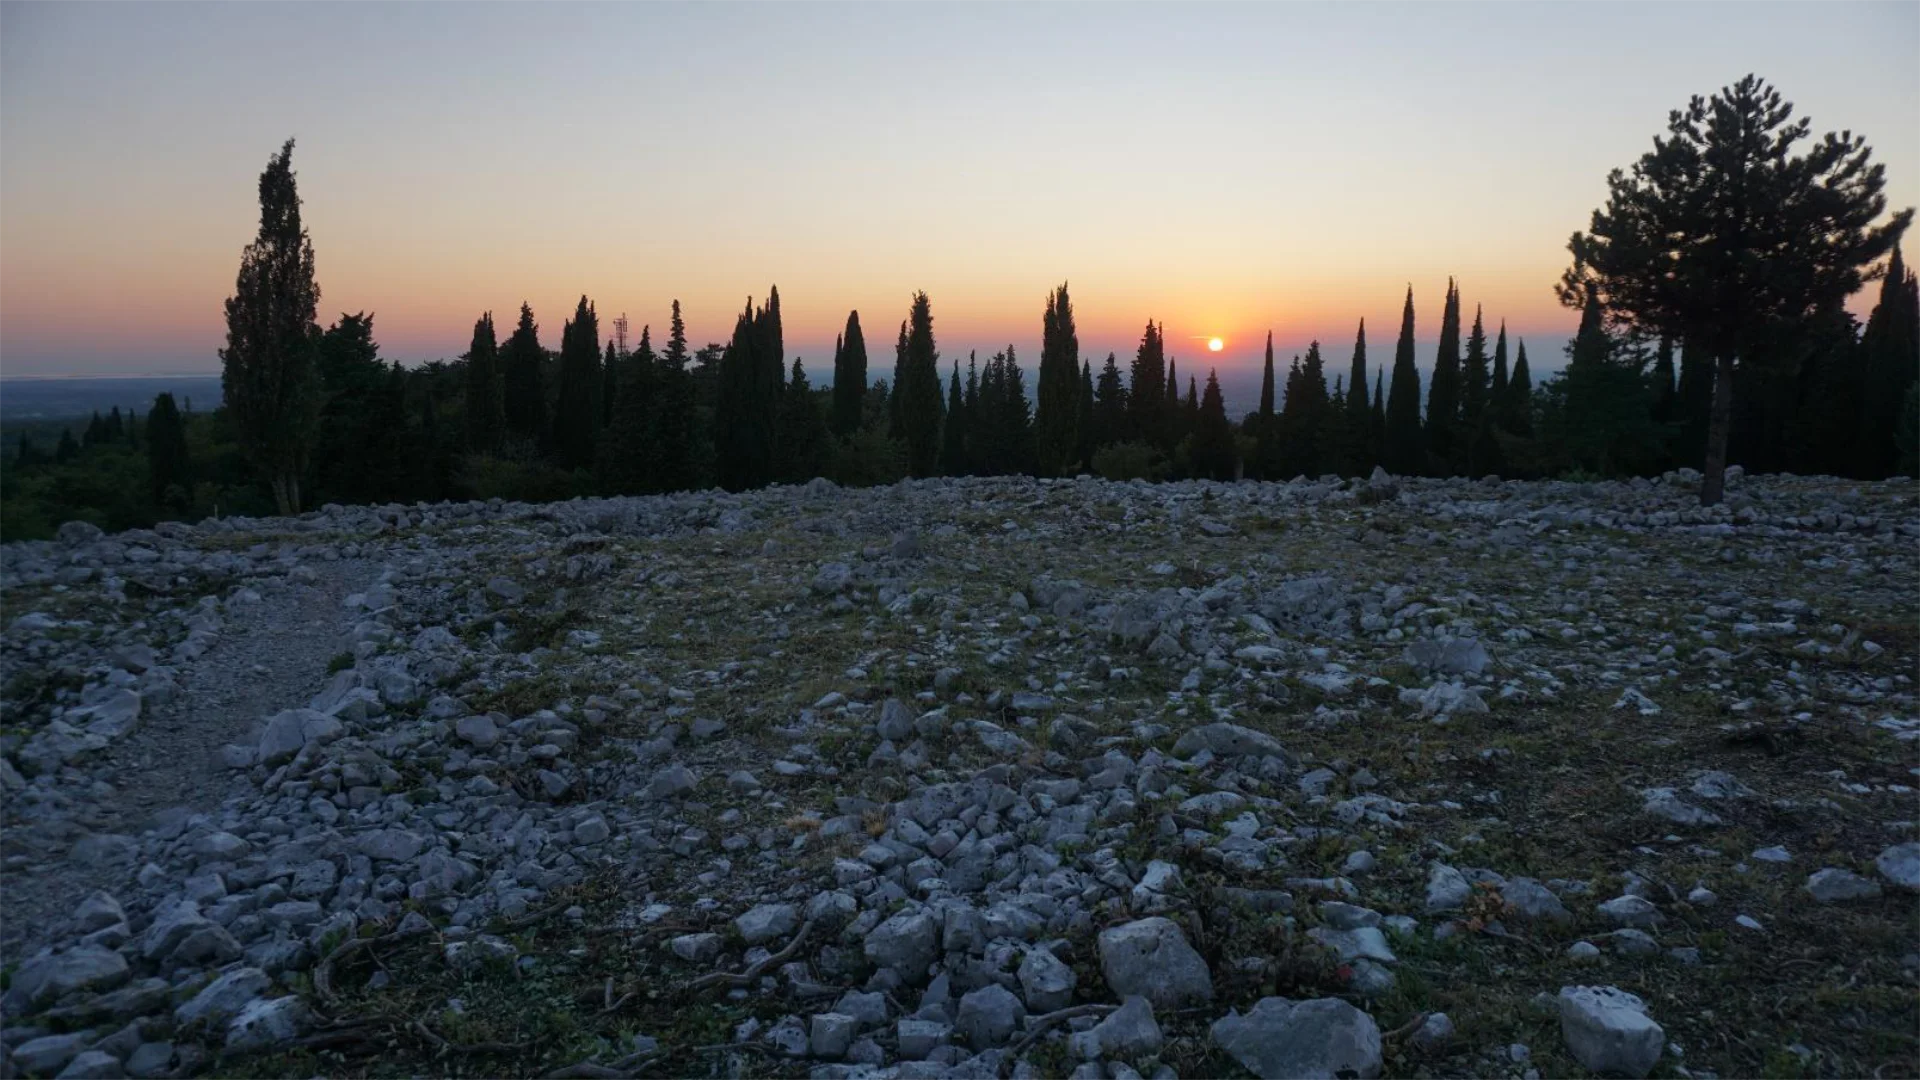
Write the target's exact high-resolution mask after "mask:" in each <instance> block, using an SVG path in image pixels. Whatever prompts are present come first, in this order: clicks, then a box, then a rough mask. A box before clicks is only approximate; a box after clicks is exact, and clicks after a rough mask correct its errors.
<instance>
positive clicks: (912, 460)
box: [894, 292, 945, 477]
mask: <svg viewBox="0 0 1920 1080" xmlns="http://www.w3.org/2000/svg"><path fill="white" fill-rule="evenodd" d="M906 326H907V328H908V329H907V334H906V338H905V351H904V353H903V359H902V364H901V376H900V377H901V382H900V385H899V386H898V387H897V388H896V389H895V394H894V396H895V398H896V399H897V400H898V401H899V408H898V412H899V416H900V419H901V423H902V432H903V440H904V441H905V442H906V444H907V471H908V472H909V473H910V474H912V475H913V476H916V477H920V476H935V475H938V473H939V470H940V414H941V413H942V412H943V411H944V410H945V406H944V404H943V403H942V401H941V399H940V368H939V363H940V352H939V350H938V349H936V348H935V347H934V339H933V304H932V302H931V301H929V300H928V299H927V294H926V293H924V292H917V293H914V294H913V309H912V310H911V311H910V312H909V313H908V316H907V322H906Z"/></svg>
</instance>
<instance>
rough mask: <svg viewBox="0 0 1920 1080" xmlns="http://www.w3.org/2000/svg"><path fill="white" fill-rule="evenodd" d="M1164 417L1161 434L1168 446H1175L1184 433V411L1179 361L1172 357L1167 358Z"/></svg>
mask: <svg viewBox="0 0 1920 1080" xmlns="http://www.w3.org/2000/svg"><path fill="white" fill-rule="evenodd" d="M1166 403H1167V404H1166V408H1165V410H1164V412H1165V414H1166V415H1165V417H1164V418H1163V419H1162V420H1161V424H1162V430H1163V431H1164V432H1165V434H1164V435H1162V436H1161V438H1162V439H1164V440H1165V442H1166V444H1167V445H1168V446H1170V447H1171V446H1176V445H1178V444H1179V442H1180V440H1181V438H1182V437H1184V436H1185V435H1186V425H1185V417H1186V413H1185V411H1184V410H1182V409H1181V408H1180V362H1179V361H1178V360H1176V359H1174V358H1173V357H1171V356H1170V357H1168V358H1167V396H1166Z"/></svg>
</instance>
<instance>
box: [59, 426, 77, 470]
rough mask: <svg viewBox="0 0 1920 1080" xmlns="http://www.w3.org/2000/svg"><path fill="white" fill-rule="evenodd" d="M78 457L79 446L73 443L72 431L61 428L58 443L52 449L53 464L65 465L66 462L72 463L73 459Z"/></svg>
mask: <svg viewBox="0 0 1920 1080" xmlns="http://www.w3.org/2000/svg"><path fill="white" fill-rule="evenodd" d="M79 456H80V444H79V443H77V442H75V441H74V439H73V429H72V428H61V429H60V442H59V443H58V444H57V445H55V446H54V448H53V460H54V463H55V464H58V465H65V464H66V463H67V462H69V461H72V460H73V459H74V458H77V457H79Z"/></svg>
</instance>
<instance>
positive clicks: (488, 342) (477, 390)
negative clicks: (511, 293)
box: [466, 311, 507, 454]
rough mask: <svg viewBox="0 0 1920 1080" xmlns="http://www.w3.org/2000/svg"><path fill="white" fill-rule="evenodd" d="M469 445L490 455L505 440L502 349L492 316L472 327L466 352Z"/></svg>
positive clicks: (486, 315) (490, 314)
mask: <svg viewBox="0 0 1920 1080" xmlns="http://www.w3.org/2000/svg"><path fill="white" fill-rule="evenodd" d="M466 361H467V445H468V446H469V447H471V448H472V449H473V450H474V451H476V452H478V453H482V454H490V453H493V452H494V451H496V450H498V449H500V440H501V439H502V438H504V437H505V436H506V427H507V420H506V411H505V406H504V404H503V401H502V398H501V396H500V394H501V380H500V348H499V344H498V342H497V340H496V339H495V337H494V331H493V312H491V311H489V312H487V313H485V314H483V315H481V316H480V319H479V321H478V322H475V323H474V324H473V344H472V345H470V346H468V348H467V355H466Z"/></svg>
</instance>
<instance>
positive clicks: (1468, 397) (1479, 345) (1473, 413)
mask: <svg viewBox="0 0 1920 1080" xmlns="http://www.w3.org/2000/svg"><path fill="white" fill-rule="evenodd" d="M1489 383H1490V379H1489V377H1488V370H1487V331H1486V327H1485V326H1484V325H1482V323H1481V321H1480V305H1478V304H1475V305H1474V308H1473V332H1472V333H1470V334H1468V335H1467V359H1466V364H1465V366H1464V367H1463V368H1462V369H1461V372H1460V426H1461V428H1462V430H1464V431H1466V432H1469V433H1471V432H1474V431H1476V430H1478V429H1479V427H1480V419H1481V417H1482V416H1483V415H1484V414H1485V413H1486V408H1487V393H1488V389H1489Z"/></svg>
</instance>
